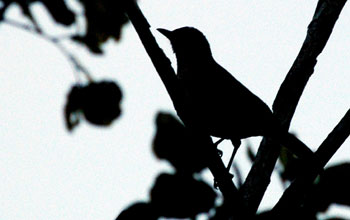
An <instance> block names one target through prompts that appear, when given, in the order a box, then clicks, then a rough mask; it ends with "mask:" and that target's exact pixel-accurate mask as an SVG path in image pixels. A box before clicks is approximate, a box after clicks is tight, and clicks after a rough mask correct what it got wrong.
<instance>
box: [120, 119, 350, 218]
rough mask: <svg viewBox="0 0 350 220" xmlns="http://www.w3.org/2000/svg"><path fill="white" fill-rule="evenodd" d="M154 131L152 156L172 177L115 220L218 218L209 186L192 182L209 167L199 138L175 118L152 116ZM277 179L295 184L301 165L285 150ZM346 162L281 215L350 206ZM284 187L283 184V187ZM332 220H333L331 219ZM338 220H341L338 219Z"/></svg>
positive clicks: (271, 215)
mask: <svg viewBox="0 0 350 220" xmlns="http://www.w3.org/2000/svg"><path fill="white" fill-rule="evenodd" d="M156 125H157V132H156V135H155V137H154V140H153V152H154V154H155V155H156V156H157V157H158V158H159V159H164V160H167V161H168V162H169V163H170V164H171V165H172V166H173V167H174V169H175V174H165V173H163V174H160V175H159V176H158V178H157V179H156V181H155V184H154V186H153V188H152V189H151V192H150V198H151V199H150V201H149V202H138V203H135V204H133V205H131V206H130V207H128V208H127V209H125V210H124V211H123V212H121V213H120V215H119V216H118V217H117V220H129V219H151V220H152V219H154V220H156V219H159V217H166V218H191V219H194V218H195V216H196V215H198V214H200V213H208V212H209V211H210V210H212V209H213V210H216V211H215V212H213V213H212V215H213V216H212V217H211V219H221V217H220V215H221V214H222V213H223V212H225V206H224V205H223V206H219V207H215V199H216V194H215V192H214V191H213V188H212V187H210V186H209V185H207V184H206V183H204V182H203V181H200V180H198V175H197V176H196V177H197V179H195V178H193V174H195V173H199V172H200V171H201V170H203V169H204V168H206V167H208V159H209V156H208V153H209V152H206V151H205V150H204V149H203V148H200V147H201V146H203V145H201V144H204V143H199V141H200V138H198V137H196V135H195V134H194V133H193V132H191V131H190V130H189V129H187V128H186V127H185V126H184V125H183V124H182V123H181V122H180V121H178V120H177V119H176V118H175V117H174V116H172V115H170V114H166V113H159V114H158V116H157V118H156ZM247 152H248V157H250V158H251V160H254V158H255V157H254V153H253V151H252V150H251V147H248V151H247ZM280 165H281V167H280V169H279V175H280V178H281V182H283V183H286V182H291V181H293V180H294V179H295V178H296V177H297V175H298V173H300V169H303V163H302V161H301V160H300V159H298V158H297V157H295V155H293V154H292V153H291V152H289V151H288V150H287V149H286V148H283V149H282V151H281V156H280ZM349 181H350V163H344V164H339V165H336V166H333V167H330V168H328V169H326V170H324V171H323V172H322V174H321V175H320V176H319V177H318V178H317V181H315V183H314V184H313V186H312V189H311V190H310V191H309V192H308V194H307V195H306V198H305V203H304V205H303V207H302V208H301V209H300V210H297V211H296V212H294V213H292V214H291V213H290V214H289V215H288V216H283V219H285V218H286V219H295V218H300V217H302V218H305V219H317V218H316V216H317V214H318V213H320V212H324V211H326V210H327V209H328V207H329V206H330V205H332V204H341V205H347V206H350V203H349V199H348V198H349V197H350V190H349V187H348V186H349V185H350V182H349ZM285 185H287V184H285ZM289 217H290V218H289ZM277 218H278V217H276V216H275V213H274V212H272V211H266V212H263V213H260V214H258V215H256V216H255V219H277ZM330 219H334V218H330ZM337 219H341V218H337Z"/></svg>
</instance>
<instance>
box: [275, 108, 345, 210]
mask: <svg viewBox="0 0 350 220" xmlns="http://www.w3.org/2000/svg"><path fill="white" fill-rule="evenodd" d="M349 135H350V109H349V110H348V111H347V112H346V114H345V116H344V117H343V118H342V120H341V121H340V122H339V123H338V125H337V126H336V127H335V128H334V129H333V131H332V132H331V133H330V134H329V135H328V136H327V138H326V139H325V140H324V141H323V143H322V144H321V145H320V147H319V148H318V150H317V151H316V152H315V154H314V158H313V159H312V160H310V161H307V163H306V164H305V166H304V168H305V169H303V170H302V173H301V174H300V176H298V177H297V178H296V179H295V181H294V182H293V183H292V184H291V185H290V186H289V187H288V189H287V190H286V191H285V192H284V194H283V195H282V197H281V199H280V200H279V202H278V203H277V204H276V206H275V207H274V209H273V212H274V213H275V214H276V215H277V216H278V215H280V214H282V213H286V211H287V210H289V212H290V211H291V210H294V209H298V208H300V207H301V206H302V204H303V202H304V200H303V199H304V198H305V195H306V194H307V192H308V191H309V189H310V188H311V186H312V183H313V181H314V180H315V179H316V177H317V175H318V174H319V173H320V171H322V169H323V168H324V167H325V166H326V164H327V163H328V161H329V160H330V159H331V158H332V157H333V155H334V154H335V152H336V151H337V150H338V149H339V148H340V146H341V145H342V144H343V143H344V141H345V140H346V138H348V137H349ZM296 213H297V212H296Z"/></svg>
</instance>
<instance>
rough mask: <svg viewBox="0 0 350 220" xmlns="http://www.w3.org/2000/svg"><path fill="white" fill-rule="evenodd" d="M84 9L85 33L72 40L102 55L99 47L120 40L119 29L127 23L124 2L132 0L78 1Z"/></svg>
mask: <svg viewBox="0 0 350 220" xmlns="http://www.w3.org/2000/svg"><path fill="white" fill-rule="evenodd" d="M79 1H80V2H81V3H82V4H83V6H84V9H85V17H86V22H87V31H86V34H85V35H84V36H80V35H79V36H74V37H73V39H74V40H77V41H79V42H82V43H84V44H85V45H86V46H87V47H88V48H89V49H90V50H91V51H92V52H94V53H102V50H101V45H102V44H103V43H104V42H106V41H107V40H108V39H110V38H112V39H115V40H119V39H120V34H121V28H122V26H123V25H124V24H125V23H126V22H127V21H128V17H127V16H126V14H125V2H126V1H134V0H117V1H110V0H99V1H91V0H79Z"/></svg>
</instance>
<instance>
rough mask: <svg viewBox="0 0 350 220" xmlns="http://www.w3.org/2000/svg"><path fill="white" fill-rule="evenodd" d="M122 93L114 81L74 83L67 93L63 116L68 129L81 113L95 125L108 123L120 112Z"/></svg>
mask: <svg viewBox="0 0 350 220" xmlns="http://www.w3.org/2000/svg"><path fill="white" fill-rule="evenodd" d="M121 98H122V93H121V90H120V89H119V87H118V86H117V84H116V83H114V82H110V81H102V82H98V83H95V82H91V83H89V84H88V85H79V84H78V85H75V86H73V87H72V89H71V91H70V92H69V94H68V100H67V104H66V106H65V118H66V125H67V128H68V130H72V129H73V128H74V127H75V126H76V125H77V124H78V123H79V120H80V117H81V116H82V115H84V116H85V119H86V120H87V121H89V122H90V123H92V124H95V125H104V126H105V125H109V124H111V123H112V121H113V120H114V119H116V118H117V117H118V116H119V115H120V113H121V109H120V101H121Z"/></svg>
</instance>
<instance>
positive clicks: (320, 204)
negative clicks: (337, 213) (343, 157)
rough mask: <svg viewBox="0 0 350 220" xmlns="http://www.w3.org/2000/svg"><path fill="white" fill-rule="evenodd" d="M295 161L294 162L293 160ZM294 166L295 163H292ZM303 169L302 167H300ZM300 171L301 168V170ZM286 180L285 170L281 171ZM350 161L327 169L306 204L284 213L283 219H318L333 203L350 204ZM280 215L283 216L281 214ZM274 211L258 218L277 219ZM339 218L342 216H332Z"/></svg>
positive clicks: (306, 197) (320, 176) (282, 177)
mask: <svg viewBox="0 0 350 220" xmlns="http://www.w3.org/2000/svg"><path fill="white" fill-rule="evenodd" d="M293 163H294V162H293ZM292 166H293V165H292ZM299 168H300V169H302V167H299ZM299 172H300V170H299ZM280 175H281V179H282V180H284V181H285V176H284V172H282V173H280ZM349 185H350V163H341V164H338V165H334V166H332V167H329V168H327V169H325V170H324V171H323V172H322V173H321V174H320V175H319V177H318V178H317V180H316V181H315V182H314V184H313V186H312V187H311V189H310V190H309V192H308V193H307V194H306V196H305V199H304V204H303V205H302V206H301V207H300V208H299V209H298V210H295V211H294V212H293V213H282V214H283V215H285V216H283V219H298V218H303V219H310V220H312V219H314V220H316V219H317V215H318V213H321V212H325V211H327V210H328V208H329V207H330V206H331V205H332V204H338V205H344V206H350V200H349V198H350V189H349ZM279 217H281V216H280V215H279ZM276 218H278V217H276V216H275V213H274V212H273V211H266V212H263V213H261V214H259V215H258V216H257V218H256V219H259V220H264V219H276ZM329 219H339V220H342V219H343V218H340V217H330V218H329ZM344 220H345V219H344Z"/></svg>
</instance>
